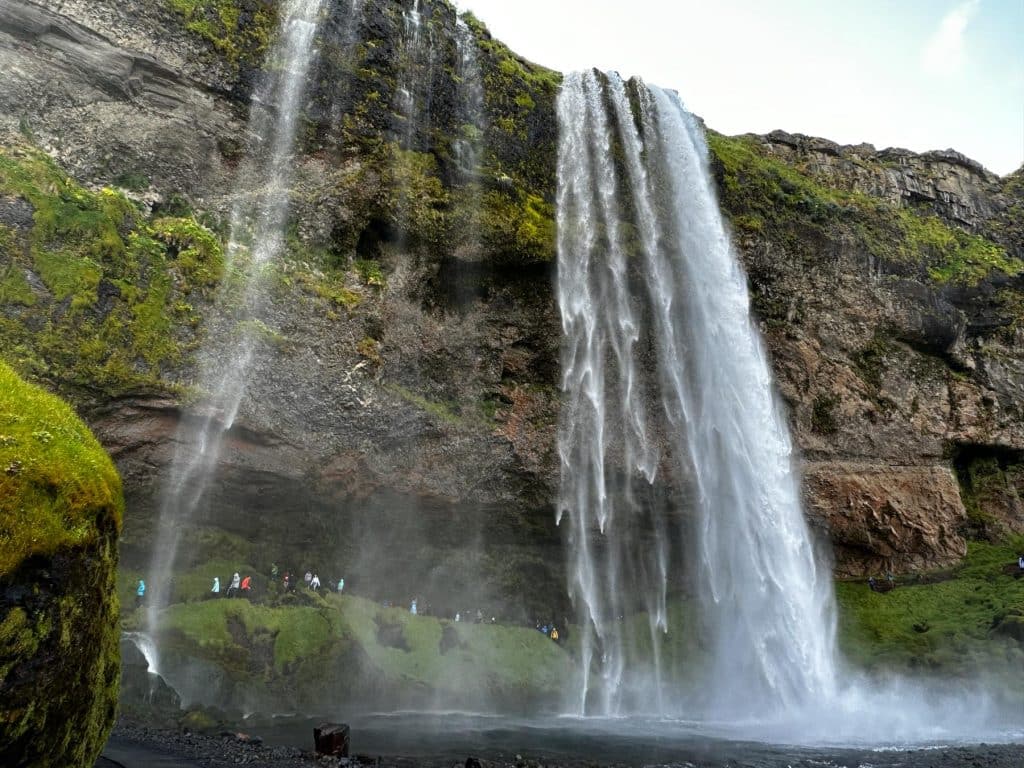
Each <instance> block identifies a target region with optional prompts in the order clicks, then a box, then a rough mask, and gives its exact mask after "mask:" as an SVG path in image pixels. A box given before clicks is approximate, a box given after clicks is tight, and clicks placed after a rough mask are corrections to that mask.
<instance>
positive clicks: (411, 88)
mask: <svg viewBox="0 0 1024 768" xmlns="http://www.w3.org/2000/svg"><path fill="white" fill-rule="evenodd" d="M422 3H423V0H413V4H412V7H411V8H409V10H406V11H403V13H402V17H403V20H404V22H405V43H404V46H403V50H402V56H403V60H402V68H401V74H400V75H399V80H398V84H397V90H396V99H397V103H396V105H395V106H396V108H397V110H396V111H397V113H398V114H399V115H401V117H402V119H403V121H404V131H403V134H402V137H401V146H402V149H421V148H422V147H420V146H419V143H418V141H417V139H418V137H417V133H418V132H419V131H420V129H421V127H422V126H421V118H422V117H423V116H425V115H429V114H430V108H431V102H432V101H433V86H434V37H433V27H432V25H431V23H430V20H431V18H432V14H433V12H434V11H433V7H432V6H428V7H429V10H430V14H431V16H430V18H424V15H425V14H424V11H423V7H422Z"/></svg>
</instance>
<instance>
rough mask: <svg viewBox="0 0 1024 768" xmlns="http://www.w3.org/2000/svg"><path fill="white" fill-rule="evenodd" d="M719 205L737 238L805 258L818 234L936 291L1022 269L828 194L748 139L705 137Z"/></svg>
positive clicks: (996, 254)
mask: <svg viewBox="0 0 1024 768" xmlns="http://www.w3.org/2000/svg"><path fill="white" fill-rule="evenodd" d="M708 147H709V149H710V151H711V154H712V157H713V160H714V164H715V168H716V172H717V175H718V179H719V190H720V194H721V198H722V204H723V207H724V209H725V210H726V211H728V213H729V216H730V218H731V219H732V223H733V227H734V228H735V229H736V230H737V232H739V233H740V234H743V233H747V234H761V233H767V234H769V235H771V236H772V237H773V238H775V239H776V240H778V241H779V242H782V243H783V244H785V245H786V246H787V247H789V248H791V249H793V250H796V251H807V252H811V251H813V249H814V248H815V247H816V242H817V238H819V237H821V236H822V235H823V233H824V231H825V228H826V227H828V228H830V229H837V230H838V231H840V232H844V231H845V233H847V234H849V235H850V236H851V237H854V238H856V239H857V240H859V241H860V242H861V243H862V245H863V247H864V248H865V249H866V250H867V251H869V252H870V253H872V254H873V255H874V256H876V257H878V258H880V259H883V260H886V261H889V262H892V263H896V264H910V265H916V266H918V267H919V268H920V270H921V274H922V276H925V277H930V278H931V279H932V280H933V281H935V282H937V283H940V284H941V283H958V284H963V285H977V283H978V282H980V281H981V280H982V279H984V278H985V277H987V276H988V275H990V274H992V273H997V274H1003V275H1007V276H1016V275H1019V274H1021V272H1022V271H1024V262H1022V261H1021V260H1020V259H1016V258H1013V257H1011V256H1010V255H1009V254H1008V253H1007V252H1006V249H1005V248H1003V247H1002V246H1000V245H998V244H996V243H994V242H992V241H990V240H988V239H986V238H984V237H981V236H979V235H975V234H970V233H967V232H964V231H962V230H959V229H956V228H955V227H951V226H949V225H948V224H946V223H944V222H943V221H942V220H940V219H939V218H938V217H936V216H933V215H927V214H921V213H918V212H917V211H914V210H911V209H907V208H902V207H897V206H894V205H891V204H889V203H887V202H885V201H882V200H879V199H877V198H873V197H870V196H868V195H865V194H862V193H859V192H854V191H850V190H846V189H839V188H834V187H828V186H825V185H823V184H821V183H820V182H819V181H818V180H817V179H815V178H814V177H812V176H811V175H809V174H807V173H804V172H802V171H801V170H800V169H799V168H797V167H794V166H793V165H790V164H788V163H785V162H783V161H781V160H778V159H776V158H774V157H771V156H769V155H768V154H766V152H765V150H764V149H763V148H762V145H761V143H760V140H759V139H758V138H757V137H751V136H734V137H727V136H722V135H721V134H718V133H715V132H713V131H709V132H708Z"/></svg>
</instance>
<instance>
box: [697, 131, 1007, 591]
mask: <svg viewBox="0 0 1024 768" xmlns="http://www.w3.org/2000/svg"><path fill="white" fill-rule="evenodd" d="M711 144H712V147H713V148H714V149H715V151H716V154H717V158H718V159H717V169H718V173H719V177H720V179H721V189H722V200H723V207H724V208H725V210H726V211H727V212H728V213H729V214H730V216H731V217H732V220H733V223H734V229H735V233H736V237H737V241H738V243H739V245H740V246H741V248H742V251H743V254H744V256H745V259H746V264H747V269H748V273H749V275H750V279H751V287H752V300H753V303H754V307H755V311H756V314H757V315H758V317H759V318H760V320H761V324H762V329H763V331H764V333H765V335H766V337H767V339H768V342H769V346H770V348H771V351H772V355H773V359H774V364H775V370H776V374H777V376H778V380H779V386H780V389H781V391H782V394H783V396H784V398H785V399H786V401H787V402H788V403H789V406H790V409H791V422H792V424H793V428H794V432H795V435H796V438H797V441H798V444H799V445H800V448H801V451H802V453H803V456H804V458H805V460H806V464H805V469H804V471H805V477H806V489H807V495H808V500H809V509H810V512H811V514H813V515H816V516H818V517H819V518H821V519H822V520H824V521H825V522H826V524H827V525H828V527H829V528H830V531H831V538H832V541H833V544H834V546H835V550H836V556H837V561H838V563H837V565H838V570H839V572H840V573H847V574H864V573H870V572H872V571H880V570H882V569H893V570H914V569H920V568H929V567H936V566H941V565H945V564H948V563H950V562H952V561H953V560H955V559H957V558H958V557H960V556H962V555H963V553H964V551H965V537H966V536H978V535H980V536H999V535H1001V534H1003V533H1005V532H1020V531H1021V526H1022V524H1024V520H1022V517H1021V506H1020V500H1019V494H1020V479H1019V470H1018V468H1017V467H1018V464H1019V461H1020V456H1021V454H1020V450H1021V445H1022V443H1021V440H1022V437H1024V432H1022V427H1024V422H1022V420H1021V412H1020V409H1019V403H1020V401H1021V394H1022V392H1024V390H1022V386H1024V376H1022V374H1024V368H1022V362H1024V361H1022V360H1021V357H1020V348H1021V346H1020V343H1021V339H1022V336H1021V329H1020V311H1021V307H1022V304H1021V298H1022V296H1021V290H1022V288H1024V280H1022V278H1021V274H1020V273H1021V270H1022V267H1024V262H1021V260H1020V259H1021V256H1022V255H1024V240H1022V238H1021V236H1020V231H1019V224H1016V223H1015V222H1019V220H1020V217H1019V211H1020V210H1021V208H1020V206H1021V197H1020V188H1019V183H1018V182H1017V181H1016V180H1015V178H1014V177H1013V176H1011V177H1008V178H1007V179H1005V180H1001V179H998V178H996V177H995V176H993V175H992V174H990V173H988V172H986V171H985V170H984V169H982V168H981V167H979V166H978V165H977V164H975V163H973V162H971V161H969V160H967V159H966V158H964V157H962V156H960V155H957V154H956V153H954V152H934V153H928V154H924V155H913V154H910V153H908V152H905V151H898V150H885V151H882V152H876V151H875V150H874V149H873V148H872V147H869V146H859V147H839V146H837V145H835V144H832V143H830V142H826V141H823V140H821V139H809V138H806V137H795V136H790V135H788V134H784V133H781V132H776V133H773V134H770V135H768V136H765V137H741V138H737V139H725V138H723V137H712V141H711ZM756 179H760V181H756Z"/></svg>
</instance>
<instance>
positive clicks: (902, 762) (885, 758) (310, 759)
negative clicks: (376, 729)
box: [96, 723, 1024, 768]
mask: <svg viewBox="0 0 1024 768" xmlns="http://www.w3.org/2000/svg"><path fill="white" fill-rule="evenodd" d="M353 739H354V741H355V742H356V744H358V733H353ZM310 746H312V733H310ZM644 751H645V752H646V751H647V750H644ZM671 752H672V754H665V755H664V758H666V759H665V760H658V759H657V757H658V755H656V754H645V755H643V756H641V757H638V758H637V759H636V760H635V761H634V760H631V759H629V757H628V756H624V755H623V754H622V753H621V750H620V749H618V748H616V746H615V745H614V744H609V749H608V752H607V754H608V755H609V757H610V758H612V759H609V760H601V759H600V756H599V755H595V754H594V750H593V745H590V746H588V748H587V754H580V755H579V756H573V755H572V754H571V746H566V745H565V744H561V745H559V746H558V747H557V748H556V749H550V748H547V747H545V746H544V745H538V746H537V747H536V748H530V746H529V745H523V748H522V749H521V750H520V751H519V752H518V754H509V753H506V752H503V751H501V750H491V749H489V748H488V747H487V746H486V745H484V746H482V747H481V749H480V750H478V751H475V752H474V753H473V754H471V755H470V754H465V753H458V754H456V753H454V752H453V753H451V754H448V755H444V754H438V753H437V752H436V750H431V754H428V755H410V754H405V755H379V756H378V755H363V756H360V757H359V758H353V759H351V760H348V761H346V760H339V759H336V758H317V757H316V756H314V755H312V754H310V753H309V752H305V751H303V750H302V749H299V748H297V747H287V746H273V745H269V744H263V743H251V742H245V741H242V740H239V739H238V738H236V737H234V736H231V735H221V736H203V735H198V734H188V733H178V732H173V731H161V730H154V729H150V728H145V727H139V726H133V725H129V724H126V723H119V724H118V726H117V728H116V729H115V731H114V733H113V735H112V736H111V738H110V741H109V743H108V744H107V747H106V749H105V750H104V753H103V757H102V758H101V759H100V760H99V761H97V763H96V768H227V766H236V765H249V766H260V767H263V768H329V767H330V766H342V765H348V766H353V768H355V766H358V765H364V766H371V765H372V766H380V768H411V767H412V766H424V768H454V767H455V766H458V767H459V768H462V766H467V759H468V758H473V759H475V760H478V761H479V765H480V766H481V768H542V767H544V768H619V766H623V767H625V766H637V768H639V767H640V766H651V767H652V768H653V766H658V765H664V766H673V767H675V766H678V767H679V768H1024V744H999V745H986V744H980V745H970V746H951V747H944V748H933V749H916V750H907V751H900V750H896V751H883V752H878V751H872V750H848V749H829V748H815V749H787V748H782V747H775V746H772V745H763V744H739V743H733V742H721V743H707V742H704V743H699V744H694V745H693V746H692V747H690V748H689V749H687V748H682V749H680V748H673V749H672V750H671ZM651 757H654V758H655V760H654V761H652V760H650V758H651ZM595 758H596V759H595ZM623 758H625V759H623ZM468 765H469V766H473V765H474V763H473V762H472V760H470V762H469V763H468Z"/></svg>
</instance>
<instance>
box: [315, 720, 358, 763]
mask: <svg viewBox="0 0 1024 768" xmlns="http://www.w3.org/2000/svg"><path fill="white" fill-rule="evenodd" d="M350 741H351V738H350V733H349V727H348V726H347V725H343V724H340V723H321V724H320V725H318V726H317V727H316V728H314V729H313V743H314V745H315V750H316V753H317V754H318V755H327V756H330V757H348V752H349V748H350V746H351V744H350Z"/></svg>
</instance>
